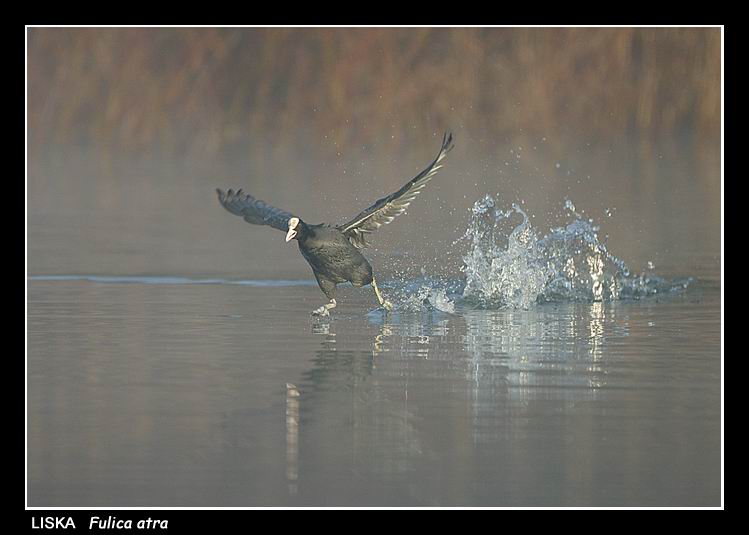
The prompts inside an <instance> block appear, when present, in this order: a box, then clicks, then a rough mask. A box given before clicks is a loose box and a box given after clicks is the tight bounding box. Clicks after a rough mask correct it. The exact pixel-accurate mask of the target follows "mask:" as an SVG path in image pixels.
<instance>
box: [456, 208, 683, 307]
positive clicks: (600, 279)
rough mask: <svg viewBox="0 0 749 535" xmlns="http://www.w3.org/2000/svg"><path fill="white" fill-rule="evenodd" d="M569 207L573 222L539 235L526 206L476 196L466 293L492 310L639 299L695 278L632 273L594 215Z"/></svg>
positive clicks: (467, 236) (465, 260)
mask: <svg viewBox="0 0 749 535" xmlns="http://www.w3.org/2000/svg"><path fill="white" fill-rule="evenodd" d="M565 209H566V210H567V212H569V214H571V215H572V221H571V222H570V223H568V224H567V225H565V226H562V227H558V228H553V229H551V231H550V232H549V233H548V234H547V235H545V236H543V237H540V238H539V236H538V233H537V232H536V230H535V229H534V228H533V227H532V226H531V223H530V220H529V218H528V216H527V214H526V213H525V212H524V211H523V210H522V209H521V208H520V207H519V206H517V205H515V204H513V205H512V208H511V209H510V210H506V211H503V210H501V209H500V208H498V207H497V203H496V201H495V200H494V198H493V197H492V196H491V195H486V196H485V197H484V198H483V199H480V200H478V201H476V203H474V206H473V208H472V213H471V221H470V224H469V226H468V229H467V230H466V232H465V234H464V236H463V239H467V240H469V242H470V244H469V251H468V253H467V254H466V255H464V257H463V267H462V271H463V272H464V273H465V276H466V281H465V288H464V290H463V294H462V297H463V298H464V299H465V300H466V301H467V302H469V303H473V304H475V305H476V306H480V307H485V308H496V307H509V308H529V307H530V306H531V305H532V304H534V303H537V302H546V301H607V300H615V299H626V298H640V297H644V296H649V295H655V294H659V293H663V292H673V291H678V290H683V289H685V288H686V287H687V285H688V284H689V283H690V282H691V279H684V280H678V281H668V280H666V279H663V278H660V277H656V276H654V275H652V274H645V273H643V274H640V275H632V274H631V272H630V269H629V268H628V267H627V265H626V264H625V263H624V262H623V261H622V260H621V259H619V258H617V257H616V256H614V255H613V254H611V253H610V252H609V251H608V248H607V247H606V245H605V244H604V243H603V242H602V241H601V240H600V238H599V236H598V231H599V230H600V229H599V227H597V226H595V225H594V223H593V221H592V220H589V219H588V220H586V219H583V217H582V216H581V215H580V214H579V213H578V212H577V211H576V209H575V205H574V204H573V203H572V202H571V201H570V200H567V201H566V202H565ZM518 216H520V218H521V219H522V221H521V222H520V223H519V224H517V225H515V226H514V228H513V229H512V231H511V232H510V233H509V235H507V234H506V232H504V231H503V228H505V227H507V225H508V224H509V223H510V219H511V218H512V219H513V220H516V219H517V217H518Z"/></svg>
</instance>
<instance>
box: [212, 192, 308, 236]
mask: <svg viewBox="0 0 749 535" xmlns="http://www.w3.org/2000/svg"><path fill="white" fill-rule="evenodd" d="M216 193H218V200H219V202H220V203H221V205H222V206H223V207H224V208H226V209H227V210H228V211H229V212H231V213H232V214H234V215H238V216H241V217H243V218H244V220H245V221H247V222H248V223H252V224H253V225H269V226H271V227H273V228H276V229H278V230H283V231H284V232H286V231H287V230H288V229H289V219H291V218H292V217H294V216H293V215H292V214H290V213H289V212H286V211H284V210H281V209H280V208H275V207H273V206H271V205H270V204H268V203H266V202H264V201H261V200H258V199H256V198H255V197H253V196H252V195H249V194H246V193H242V190H241V189H240V190H238V191H236V192H234V191H233V190H228V191H226V192H224V191H222V190H221V189H218V188H217V189H216Z"/></svg>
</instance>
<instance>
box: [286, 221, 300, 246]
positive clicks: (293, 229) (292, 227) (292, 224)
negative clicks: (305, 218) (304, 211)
mask: <svg viewBox="0 0 749 535" xmlns="http://www.w3.org/2000/svg"><path fill="white" fill-rule="evenodd" d="M298 235H299V218H298V217H292V218H290V219H289V231H288V232H287V233H286V241H287V242H290V241H291V240H293V239H294V238H296V237H297V236H298Z"/></svg>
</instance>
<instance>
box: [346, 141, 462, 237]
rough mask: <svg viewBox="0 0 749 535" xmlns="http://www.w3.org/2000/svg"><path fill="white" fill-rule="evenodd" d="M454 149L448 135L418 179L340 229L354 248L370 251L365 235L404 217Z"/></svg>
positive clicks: (381, 200)
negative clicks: (412, 202)
mask: <svg viewBox="0 0 749 535" xmlns="http://www.w3.org/2000/svg"><path fill="white" fill-rule="evenodd" d="M452 148H453V136H452V134H450V133H446V134H445V135H444V137H443V138H442V147H441V148H440V152H439V154H438V155H437V157H436V158H435V159H434V161H433V162H432V163H431V164H429V166H428V167H427V168H426V169H424V170H423V171H422V172H421V173H419V174H418V175H416V177H415V178H413V179H412V180H410V181H409V182H408V183H407V184H406V185H405V186H403V187H402V188H401V189H399V190H398V191H396V192H395V193H392V194H390V195H388V196H387V197H383V198H382V199H380V200H378V201H377V202H376V203H374V204H373V205H372V206H370V207H369V208H367V209H366V210H364V211H363V212H362V213H360V214H359V215H357V216H356V217H355V218H354V219H352V220H351V221H349V222H348V223H344V224H343V225H340V226H339V227H338V229H339V230H340V231H341V232H343V234H345V235H346V237H347V238H348V239H349V240H350V241H351V243H352V244H353V245H354V246H355V247H357V248H359V249H361V248H363V247H367V242H366V241H365V239H364V236H365V234H367V233H369V232H372V231H373V230H377V229H378V228H380V227H381V226H382V225H387V224H388V223H390V222H391V221H392V220H393V219H395V217H396V216H399V215H400V214H402V213H403V212H404V211H405V210H406V208H408V205H409V204H411V201H413V200H414V198H416V196H417V195H418V194H419V193H420V192H421V190H422V189H423V188H424V186H425V185H426V183H427V182H429V180H431V178H432V177H433V176H434V175H435V174H436V173H437V171H438V170H439V169H440V168H441V167H442V165H440V162H441V161H442V159H443V158H444V157H445V155H446V154H447V153H448V152H450V150H451V149H452Z"/></svg>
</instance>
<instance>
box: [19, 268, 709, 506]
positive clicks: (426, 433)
mask: <svg viewBox="0 0 749 535" xmlns="http://www.w3.org/2000/svg"><path fill="white" fill-rule="evenodd" d="M28 294H29V317H28V407H29V418H28V446H29V456H28V475H29V486H28V488H29V504H30V505H33V506H260V505H266V506H269V505H317V506H325V505H330V506H334V505H338V506H347V505H351V506H354V505H361V506H376V505H382V506H389V505H390V506H399V505H414V506H440V505H442V506H448V505H452V506H471V505H487V506H488V505H491V506H510V505H526V506H527V505H534V506H558V505H577V506H583V505H617V506H618V505H633V506H652V505H663V506H667V505H676V506H686V505H719V504H720V351H719V347H720V322H719V306H720V294H719V292H718V288H717V287H716V286H715V285H710V284H704V285H699V284H697V285H696V286H694V287H693V288H692V289H690V291H689V292H687V293H685V294H680V295H677V296H668V297H666V298H662V299H658V298H653V299H646V300H640V301H629V302H622V301H615V302H590V303H584V302H570V303H547V304H543V305H538V306H535V307H533V308H531V309H528V310H510V309H504V310H503V309H500V310H479V309H472V308H468V307H462V306H457V307H456V310H455V312H454V313H452V314H448V313H444V312H441V311H439V310H436V309H435V310H428V309H425V310H422V311H420V312H400V313H399V312H396V313H392V314H387V315H386V314H384V313H383V312H382V311H380V310H373V309H375V301H374V297H373V296H372V295H370V292H369V291H368V289H361V290H354V289H349V290H344V291H342V299H341V300H340V301H341V304H340V305H339V307H338V308H337V309H336V312H337V313H336V314H335V315H333V316H332V317H331V318H323V319H315V318H311V317H310V316H309V314H308V311H309V310H311V309H312V308H315V307H316V306H318V305H319V303H320V296H321V294H320V293H319V290H318V289H317V288H315V287H312V286H309V285H304V284H303V285H299V284H296V283H293V282H291V283H289V284H288V285H275V286H273V285H266V284H260V283H259V284H257V285H255V286H252V285H228V284H220V283H219V284H146V283H143V282H142V281H133V282H131V283H128V284H125V283H122V282H94V281H87V280H35V279H32V280H30V281H29V283H28ZM368 310H373V311H372V312H367V311H368Z"/></svg>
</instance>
